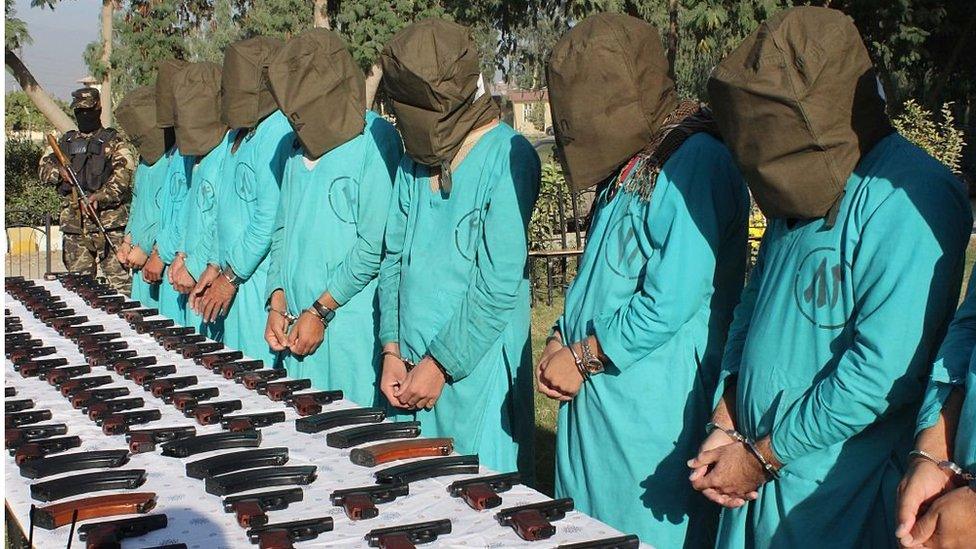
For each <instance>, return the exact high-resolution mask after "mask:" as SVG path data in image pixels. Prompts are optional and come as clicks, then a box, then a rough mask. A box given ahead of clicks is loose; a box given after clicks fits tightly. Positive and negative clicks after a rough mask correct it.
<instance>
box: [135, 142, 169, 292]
mask: <svg viewBox="0 0 976 549" xmlns="http://www.w3.org/2000/svg"><path fill="white" fill-rule="evenodd" d="M172 158H173V157H172V155H169V154H164V155H163V156H162V157H161V158H160V159H159V160H157V161H156V162H155V163H154V164H153V165H151V166H150V165H149V164H146V163H145V162H144V161H143V160H141V159H140V161H139V166H137V167H136V173H135V177H134V184H133V186H132V206H131V209H130V214H129V222H128V224H126V226H125V233H126V234H128V235H129V237H130V239H131V242H132V246H133V247H136V246H138V247H139V249H140V250H142V251H144V252H146V255H149V254H150V253H151V252H152V248H153V246H154V245H155V244H156V233H157V231H158V230H159V212H160V207H161V204H160V195H161V194H162V191H163V186H164V182H165V181H166V175H167V173H168V171H169V164H170V161H171V160H172ZM131 297H132V299H135V300H137V301H139V303H142V305H143V306H145V307H156V306H158V305H159V284H149V283H147V282H146V281H145V280H143V279H142V276H141V275H140V274H139V273H138V272H137V273H134V274H133V276H132V295H131Z"/></svg>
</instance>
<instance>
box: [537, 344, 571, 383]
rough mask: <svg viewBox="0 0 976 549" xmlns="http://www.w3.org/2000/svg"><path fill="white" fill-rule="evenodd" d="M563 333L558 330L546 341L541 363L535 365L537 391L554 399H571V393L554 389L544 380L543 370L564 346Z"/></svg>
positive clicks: (540, 359)
mask: <svg viewBox="0 0 976 549" xmlns="http://www.w3.org/2000/svg"><path fill="white" fill-rule="evenodd" d="M562 341H563V339H562V334H560V333H559V332H558V331H557V332H554V333H553V335H552V337H550V338H549V339H548V340H547V341H546V348H545V349H543V350H542V356H541V357H540V358H539V363H538V364H536V366H535V389H536V391H538V392H540V393H542V394H543V395H545V396H547V397H549V398H551V399H554V400H570V399H571V397H570V396H569V395H564V394H562V393H560V392H559V391H557V390H555V389H553V388H552V387H550V386H549V385H547V384H546V383H545V382H544V381H543V380H542V372H543V370H545V369H546V366H547V365H548V363H549V360H550V359H551V358H552V357H553V356H555V355H556V353H557V352H559V351H560V350H561V349H562V348H563V343H562Z"/></svg>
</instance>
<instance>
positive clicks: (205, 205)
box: [197, 179, 216, 212]
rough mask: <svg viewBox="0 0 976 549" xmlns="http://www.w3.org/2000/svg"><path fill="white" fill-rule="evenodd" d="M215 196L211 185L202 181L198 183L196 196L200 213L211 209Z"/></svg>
mask: <svg viewBox="0 0 976 549" xmlns="http://www.w3.org/2000/svg"><path fill="white" fill-rule="evenodd" d="M215 196H216V195H215V194H214V186H213V183H211V182H210V181H207V180H206V179H204V180H203V182H201V183H200V193H199V194H197V207H198V208H200V211H202V212H207V211H210V210H211V209H213V207H214V197H215Z"/></svg>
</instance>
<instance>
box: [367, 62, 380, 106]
mask: <svg viewBox="0 0 976 549" xmlns="http://www.w3.org/2000/svg"><path fill="white" fill-rule="evenodd" d="M382 79H383V68H382V67H380V64H379V62H376V63H373V66H372V67H370V68H369V74H367V75H366V108H367V109H370V108H372V107H373V103H374V102H376V91H377V90H379V88H380V80H382Z"/></svg>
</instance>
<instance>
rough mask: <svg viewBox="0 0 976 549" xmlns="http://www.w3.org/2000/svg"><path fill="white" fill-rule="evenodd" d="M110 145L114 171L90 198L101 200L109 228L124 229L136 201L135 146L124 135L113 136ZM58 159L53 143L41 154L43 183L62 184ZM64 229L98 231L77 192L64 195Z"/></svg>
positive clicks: (101, 217) (102, 215)
mask: <svg viewBox="0 0 976 549" xmlns="http://www.w3.org/2000/svg"><path fill="white" fill-rule="evenodd" d="M106 147H107V148H108V149H109V150H107V151H106V157H108V158H110V159H111V163H112V174H111V175H110V176H109V178H108V181H106V182H105V183H104V184H103V185H102V186H101V188H99V189H98V190H97V191H95V192H92V193H89V198H90V199H91V200H93V201H96V202H97V205H98V218H99V220H100V221H101V222H102V225H104V226H105V228H106V229H122V228H124V227H125V224H126V222H127V221H128V218H129V202H130V201H131V200H132V172H133V171H134V170H135V167H136V157H135V155H134V154H133V153H132V147H131V146H130V145H129V144H128V143H126V142H125V141H124V140H123V139H122V137H121V136H120V135H116V136H115V137H114V138H113V139H111V140H110V141H109V142H108V143H107V144H106ZM58 166H59V165H58V159H57V157H55V156H54V151H53V150H52V149H51V147H50V146H47V147H46V148H45V150H44V155H43V156H42V157H41V165H40V178H41V182H42V183H44V184H48V185H55V186H59V187H60V186H61V184H62V181H61V172H60V171H59V170H58ZM61 232H63V233H69V234H80V233H87V232H98V227H97V226H96V225H95V223H94V222H92V221H91V220H90V219H89V218H88V216H84V217H83V216H82V215H81V204H80V198H79V196H78V193H77V192H76V191H72V192H70V193H68V194H66V195H63V196H62V197H61Z"/></svg>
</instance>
